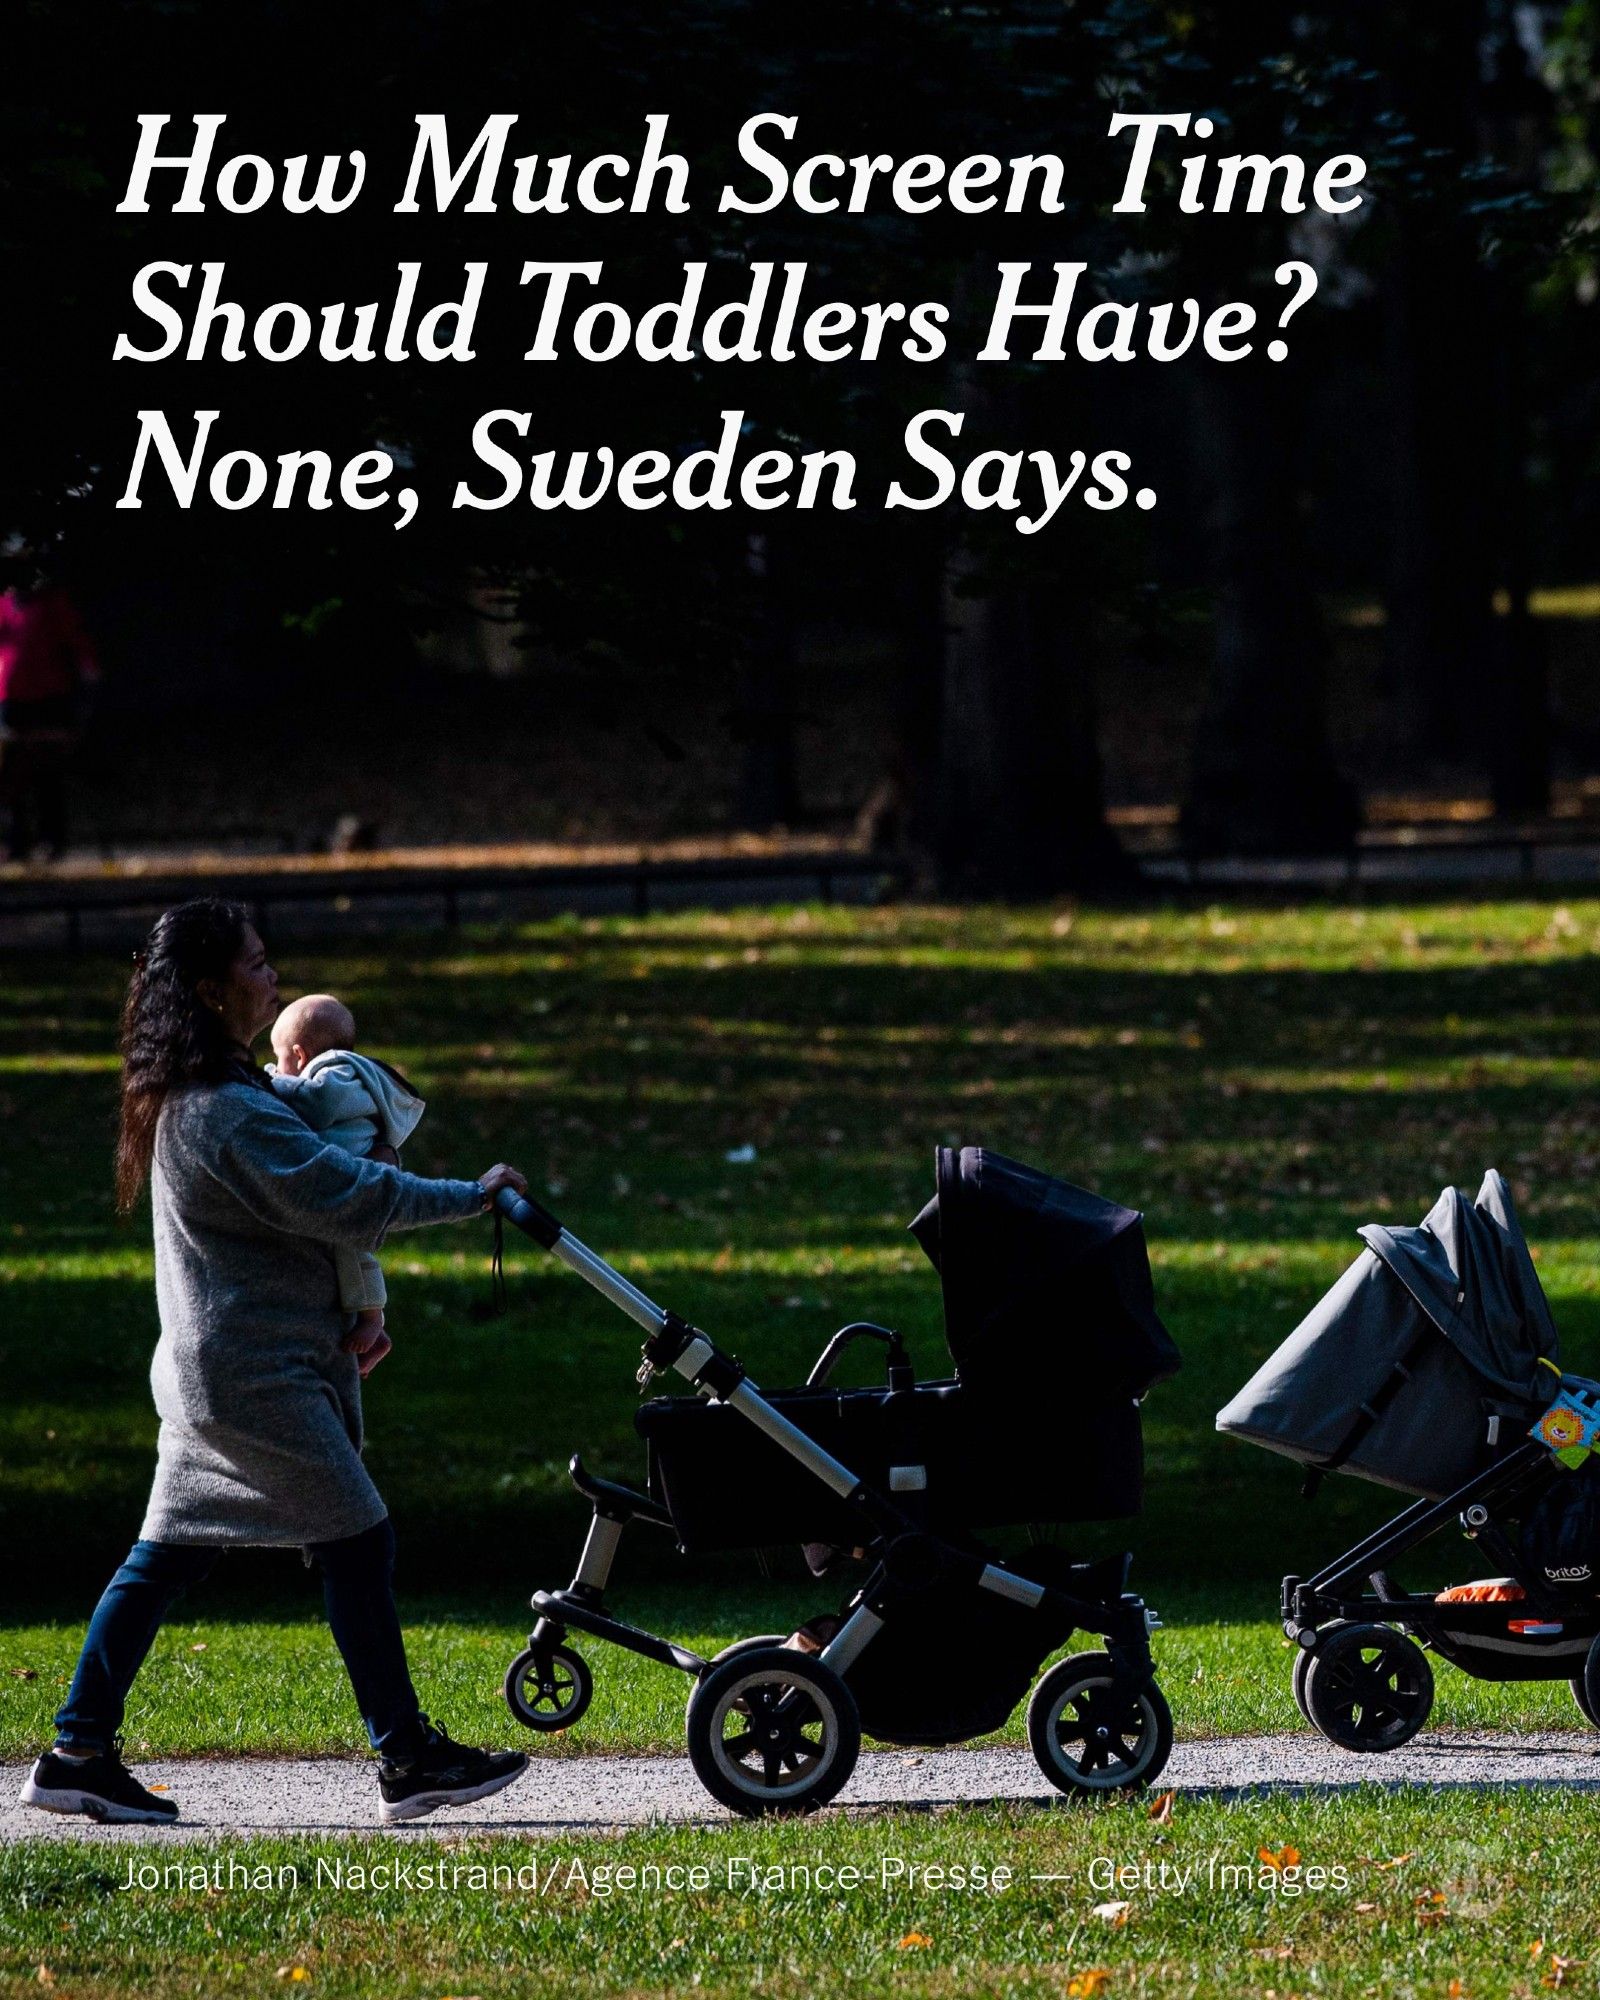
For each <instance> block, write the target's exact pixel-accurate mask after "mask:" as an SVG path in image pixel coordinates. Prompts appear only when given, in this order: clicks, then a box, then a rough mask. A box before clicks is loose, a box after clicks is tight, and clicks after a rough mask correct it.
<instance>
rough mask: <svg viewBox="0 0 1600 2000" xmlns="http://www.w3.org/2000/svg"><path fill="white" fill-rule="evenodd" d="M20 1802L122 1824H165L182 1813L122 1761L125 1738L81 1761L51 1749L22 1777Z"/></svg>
mask: <svg viewBox="0 0 1600 2000" xmlns="http://www.w3.org/2000/svg"><path fill="white" fill-rule="evenodd" d="M22 1803H23V1804H24V1805H25V1806H38V1807H39V1808H40V1810H41V1811H43V1812H56V1813H86V1814H87V1815H88V1817H89V1818H90V1819H95V1820H100V1821H103V1822H111V1823H115V1824H121V1823H123V1822H130V1821H138V1822H141V1823H143V1824H145V1825H149V1826H167V1825H170V1823H171V1822H172V1821H173V1820H175V1819H176V1818H177V1817H178V1808H177V1807H176V1806H175V1805H174V1804H173V1802H172V1800H171V1799H158V1798H157V1797H156V1795H155V1793H154V1792H147V1791H146V1790H145V1788H144V1786H143V1785H141V1784H140V1783H139V1780H138V1779H137V1778H136V1777H135V1776H134V1775H133V1773H132V1772H131V1771H130V1770H129V1769H128V1767H127V1766H126V1765H125V1764H124V1763H123V1761H122V1740H121V1738H120V1737H119V1738H117V1739H116V1740H115V1741H114V1742H113V1743H112V1745H111V1748H110V1749H109V1750H102V1751H101V1752H100V1754H99V1755H98V1756H97V1757H90V1758H87V1759H86V1760H85V1761H84V1762H82V1763H77V1764H75V1763H72V1762H70V1761H69V1760H68V1759H67V1758H65V1757H58V1756H57V1755H56V1753H55V1752H54V1751H53V1750H47V1751H46V1752H45V1753H44V1755H43V1756H42V1757H41V1758H40V1759H39V1761H38V1763H37V1764H35V1765H34V1767H33V1769H32V1771H30V1772H29V1774H28V1776H27V1777H26V1778H24V1779H23V1781H22Z"/></svg>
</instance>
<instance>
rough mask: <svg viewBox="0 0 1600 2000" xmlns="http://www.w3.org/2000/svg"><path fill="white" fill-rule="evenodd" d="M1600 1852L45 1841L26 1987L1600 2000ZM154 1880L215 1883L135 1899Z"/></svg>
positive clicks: (1002, 1820)
mask: <svg viewBox="0 0 1600 2000" xmlns="http://www.w3.org/2000/svg"><path fill="white" fill-rule="evenodd" d="M1597 1833H1600V1808H1597V1805H1596V1801H1595V1798H1594V1795H1593V1794H1590V1793H1579V1792H1559V1791H1554V1792H1538V1793H1528V1792H1524V1793H1516V1792H1512V1791H1507V1792H1490V1793H1479V1792H1449V1791H1444V1792H1421V1791H1417V1792H1411V1793H1407V1794H1403V1795H1399V1796H1395V1795H1389V1794H1386V1793H1384V1792H1383V1791H1382V1790H1381V1789H1380V1788H1378V1787H1376V1786H1368V1787H1365V1788H1363V1789H1362V1790H1361V1791H1360V1792H1355V1793H1345V1794H1341V1795H1339V1796H1336V1797H1331V1798H1306V1797H1294V1796H1287V1795H1286V1796H1280V1797H1273V1798H1262V1797H1249V1798H1244V1799H1239V1800H1223V1799H1193V1800H1191V1799H1179V1800H1178V1801H1177V1803H1176V1807H1175V1809H1174V1810H1173V1812H1172V1814H1171V1817H1170V1820H1168V1821H1166V1822H1165V1823H1162V1822H1161V1821H1160V1820H1154V1819H1152V1818H1151V1816H1150V1813H1149V1809H1148V1805H1147V1804H1146V1802H1144V1801H1138V1800H1136V1801H1133V1802H1129V1803H1121V1802H1119V1803H1116V1804H1112V1805H1108V1806H1103V1807H1087V1808H1082V1809H1073V1808H1065V1807H1063V1808H1060V1809H1057V1810H1055V1811H1049V1812H1041V1811H1038V1810H1037V1809H1027V1810H1023V1809H1019V1808H999V1807H986V1808H978V1809H970V1810H967V1811H963V1812H934V1813H906V1812H897V1813H884V1814H875V1815H872V1816H870V1817H864V1816H863V1817H851V1816H841V1815H838V1814H832V1815H830V1816H829V1817H828V1818H826V1819H825V1820H822V1821H816V1822H811V1823H809V1824H802V1825H800V1826H795V1825H793V1824H789V1825H777V1826H773V1825H768V1826H764V1827H753V1826H748V1825H739V1826H734V1827H716V1828H707V1829H691V1828H682V1829H679V1828H672V1829H667V1828H657V1829H653V1830H645V1831H640V1832H636V1833H631V1834H628V1835H626V1836H624V1837H622V1838H620V1839H617V1840H611V1841H607V1840H597V1839H584V1840H574V1841H567V1840H556V1841H541V1842H524V1841H520V1840H511V1839H508V1840H503V1841H494V1842H486V1841H482V1840H476V1841H473V1840H468V1841H457V1842H452V1843H449V1844H446V1845H438V1844H435V1843H434V1842H432V1841H428V1840H423V1841H421V1842H414V1841H410V1840H395V1839H389V1840H372V1841H363V1840H353V1839H352V1840H339V1841H328V1840H324V1841H317V1842H311V1841H304V1840H301V1841H271V1842H268V1841H250V1842H246V1843H240V1844H237V1845H231V1846H229V1847H226V1848H223V1849H211V1848H206V1847H190V1848H184V1849H178V1848H174V1847H170V1846H158V1847H149V1846H146V1847H139V1848H134V1847H130V1846H126V1845H118V1846H115V1847H110V1846H105V1845H100V1846H95V1847H84V1846H76V1847H71V1848H67V1847H62V1846H56V1847H46V1848H37V1847H35V1848H14V1849H12V1850H10V1851H9V1852H0V1908H4V1910H5V1911H6V1915H7V1917H8V1918H9V1919H10V1920H11V1921H10V1922H9V1923H8V1924H7V1926H6V1928H5V1932H4V1933H3V1934H0V1993H9V1994H16V1995H19V1996H20V1995H21V1994H23V1993H28V1994H30V1995H34V1996H37V1995H38V1994H39V1991H40V1986H41V1983H43V1984H45V1985H47V1986H50V1987H53V1989H54V1990H55V1991H56V1992H58V1993H62V1994H71V1995H74V1996H95V1995H102V1994H116V1993H124V1992H128V1991H134V1992H138V1993H141V1994H150V1995H155V1996H165V1995H179V1994H183V1995H188V1994H195V1993H203V1994H207V1995H214V1994H218V1993H229V1994H232V1993H237V1994H261V1993H268V1992H275V1991H284V1990H289V1991H294V1990H296V1989H297V1988H299V1989H303V1990H304V1991H305V1992H307V1993H309V1994H312V1995H318V1994H324V1995H346V1994H350V1995H354V1994H368V1993H381V1994H383V1995H385V1996H412V1995H416V1996H430V2000H437V1997H438V1996H443V1995H449V1994H456V1995H465V1994H476V1995H481V1996H489V1995H506V1996H511V1995H524V1994H530V1993H533V1994H572V1995H580V1996H591V1995H592V1996H600V1995H621V1994H628V1995H636V1994H646V1993H648V1994H667V1993H686V1992H690V1991H695V1992H702V1993H709V1994H717V1995H730V1996H732V1995H739V1996H745V1995H749V1994H751V1993H762V1994H768V1993H770V1994H774V1995H779V1996H785V2000H788V1997H789V1996H796V1997H797V1996H802V1995H811V1994H816V1993H823V1992H825V1993H827V1994H828V1995H830V1996H835V1995H839V1996H863V2000H865V1996H879V1995H895V1996H902V1995H903V1996H916V2000H922V1996H928V1997H929V2000H935V1996H936V2000H966V1996H969V1995H975V1994H981V1995H996V1996H1010V1995H1023V1994H1026V1995H1039V1996H1044V1995H1050V1996H1065V2000H1088V1996H1092V1995H1102V1996H1104V2000H1118V1996H1122V1995H1135V1994H1143V1995H1151V1996H1169V1995H1170V1996H1174V2000H1177V1996H1184V2000H1188V1996H1191V1995H1208V1996H1209V1995H1220V1994H1236V1993H1258V1994H1262V1995H1263V1996H1270V2000H1286V1996H1288V1995H1290V1994H1324V1993H1334V1994H1352V1995H1355V1994H1381V1995H1384V1996H1386V2000H1387V1996H1405V2000H1410V1997H1411V1996H1419V2000H1420V1996H1430V2000H1432V1997H1433V1996H1436V2000H1450V1996H1460V1995H1467V1996H1470V2000H1496V1996H1502V1995H1505V1996H1510V1995H1517V1996H1527V1995H1534V1994H1538V1993H1539V1992H1541V1991H1542V1990H1553V1989H1556V1988H1568V1989H1572V1990H1576V1991H1578V1992H1592V1991H1593V1986H1594V1977H1593V1970H1592V1963H1591V1962H1592V1958H1593V1952H1594V1895H1593V1873H1592V1869H1591V1868H1590V1867H1588V1866H1586V1865H1583V1864H1582V1863H1581V1862H1580V1861H1578V1860H1576V1859H1575V1858H1574V1857H1579V1856H1582V1855H1584V1854H1585V1853H1588V1854H1592V1852H1593V1842H1594V1840H1595V1837H1596V1835H1597ZM1264 1857H1268V1858H1264ZM1273 1864H1276V1865H1273ZM141 1866H144V1867H149V1868H152V1869H156V1870H160V1869H163V1868H170V1867H176V1868H178V1869H180V1870H193V1871H199V1872H198V1873H197V1874H196V1875H194V1876H189V1875H186V1874H184V1875H180V1876H179V1877H178V1878H177V1879H176V1880H173V1879H171V1878H164V1877H160V1876H157V1877H156V1879H155V1880H153V1881H150V1880H149V1879H148V1878H147V1881H146V1884H144V1885H141V1883H140V1880H139V1878H138V1876H137V1875H136V1874H135V1875H132V1876H131V1881H132V1886H129V1884H130V1871H131V1870H134V1869H137V1868H138V1867H141ZM496 1868H498V1869H499V1870H500V1871H501V1872H500V1873H499V1875H498V1876H496V1875H493V1874H491V1873H490V1872H489V1871H490V1870H492V1869H496ZM819 1868H822V1869H827V1870H830V1871H833V1872H832V1873H831V1874H830V1875H828V1876H826V1877H824V1878H823V1879H822V1880H820V1881H819V1879H818V1876H817V1873H816V1872H815V1871H817V1870H818V1869H819ZM230 1869H231V1870H232V1871H234V1872H232V1873H230ZM397 1869H399V1870H400V1871H402V1872H401V1874H400V1876H399V1878H398V1879H397V1878H396V1874H395V1871H396V1870H397ZM808 1869H809V1870H811V1871H812V1873H811V1874H810V1875H809V1876H808V1875H806V1874H804V1873H801V1872H799V1871H804V1870H808ZM406 1870H409V1871H410V1879H409V1880H408V1879H406V1877H405V1874H404V1871H406ZM535 1870H536V1871H537V1873H536V1874H535V1873H534V1871H535ZM630 1870H632V1871H635V1872H634V1873H633V1874H632V1875H631V1876H630V1874H629V1873H628V1871H630ZM652 1870H654V1871H657V1872H656V1873H654V1874H652V1873H650V1872H649V1871H652ZM693 1870H701V1871H703V1873H701V1874H698V1875H696V1874H694V1873H692V1872H691V1871H693ZM774 1870H780V1871H782V1872H781V1873H773V1872H770V1871H774ZM851 1870H853V1871H855V1874H854V1876H853V1877H852V1876H851V1875H850V1874H849V1873H846V1872H845V1871H851ZM936 1870H943V1871H945V1872H944V1873H943V1875H942V1876H940V1875H938V1874H936V1873H934V1872H933V1871H936ZM1002 1870H1004V1871H1008V1877H1007V1878H1006V1879H1002V1875H1001V1871H1002ZM1116 1870H1123V1871H1128V1872H1127V1873H1124V1874H1123V1875H1121V1877H1120V1879H1119V1878H1118V1877H1117V1876H1116V1875H1115V1874H1114V1873H1113V1872H1112V1871H1116ZM958 1871H959V1872H958ZM980 1871H981V1873H982V1878H983V1879H982V1883H981V1886H980V1882H979V1875H980ZM41 1967H42V1968H44V1970H43V1972H42V1973H41V1971H40V1968H41Z"/></svg>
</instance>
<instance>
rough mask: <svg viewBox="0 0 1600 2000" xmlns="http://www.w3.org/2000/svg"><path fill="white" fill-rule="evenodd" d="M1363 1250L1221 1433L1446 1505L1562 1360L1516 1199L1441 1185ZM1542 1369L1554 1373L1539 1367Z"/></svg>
mask: <svg viewBox="0 0 1600 2000" xmlns="http://www.w3.org/2000/svg"><path fill="white" fill-rule="evenodd" d="M1360 1235H1361V1239H1362V1241H1363V1242H1364V1243H1365V1244H1366V1246H1367V1247H1366V1250H1365V1252H1364V1253H1363V1255H1362V1256H1360V1257H1358V1258H1357V1260H1356V1261H1355V1263H1354V1264H1352V1265H1351V1266H1350V1268H1349V1269H1348V1270H1347V1271H1346V1272H1345V1274H1344V1276H1343V1277H1342V1278H1341V1279H1340V1280H1339V1282H1338V1283H1337V1284H1336V1285H1335V1286H1334V1287H1333V1289H1332V1290H1331V1291H1329V1292H1328V1293H1327V1294H1326V1295H1325V1296H1324V1297H1323V1298H1322V1299H1321V1300H1320V1301H1319V1302H1318V1304H1317V1305H1315V1306H1314V1307H1313V1308H1312V1310H1311V1312H1310V1313H1309V1314H1308V1315H1307V1316H1306V1318H1305V1319H1304V1320H1303V1321H1302V1322H1301V1323H1300V1325H1299V1326H1298V1327H1296V1329H1295V1331H1294V1332H1293V1333H1292V1334H1290V1336H1289V1338H1288V1339H1287V1340H1286V1341H1284V1343H1283V1345H1282V1346H1281V1347H1279V1348H1278V1349H1277V1351H1276V1352H1275V1353H1274V1354H1272V1355H1270V1356H1269V1357H1268V1359H1267V1360H1266V1361H1265V1362H1264V1363H1263V1364H1262V1366H1261V1367H1260V1368H1259V1369H1258V1370H1257V1371H1256V1373H1255V1375H1254V1376H1252V1377H1251V1379H1250V1380H1249V1381H1248V1382H1247V1383H1246V1384H1245V1386H1244V1387H1243V1388H1242V1389H1241V1390H1240V1391H1239V1393H1238V1395H1236V1396H1235V1397H1234V1399H1233V1401H1232V1402H1231V1403H1229V1404H1228V1406H1227V1407H1226V1409H1224V1410H1222V1411H1220V1412H1219V1414H1218V1416H1217V1429H1218V1430H1220V1431H1226V1432H1230V1433H1232V1434H1233V1435H1234V1436H1236V1437H1244V1438H1248V1439H1249V1440H1250V1441H1251V1442H1252V1443H1253V1444H1260V1445H1265V1446H1266V1447H1267V1449H1268V1450H1269V1451H1281V1452H1284V1453H1286V1454H1287V1455H1288V1456H1289V1457H1291V1458H1297V1459H1300V1460H1301V1461H1302V1462H1303V1463H1305V1464H1308V1465H1311V1466H1315V1467H1320V1468H1322V1469H1324V1470H1328V1471H1335V1470H1339V1469H1341V1468H1343V1469H1344V1470H1347V1471H1350V1472H1353V1473H1356V1474H1358V1475H1359V1476H1361V1477H1363V1478H1366V1479H1372V1480H1376V1481H1377V1482H1378V1483H1379V1484H1380V1485H1385V1486H1396V1487H1399V1488H1400V1489H1401V1491H1403V1492H1408V1493H1417V1494H1422V1495H1426V1496H1429V1497H1432V1498H1440V1497H1442V1496H1443V1495H1445V1494H1447V1493H1450V1492H1453V1491H1454V1489H1455V1488H1456V1487H1457V1486H1460V1485H1462V1484H1463V1483H1464V1482H1465V1481H1466V1480H1468V1479H1470V1478H1471V1477H1473V1475H1474V1474H1475V1473H1476V1472H1478V1471H1479V1470H1481V1469H1482V1467H1483V1466H1484V1464H1485V1463H1487V1461H1488V1458H1489V1455H1490V1452H1491V1449H1492V1448H1493V1447H1492V1444H1491V1440H1492V1439H1494V1438H1498V1436H1499V1427H1498V1426H1497V1425H1496V1424H1495V1423H1494V1422H1493V1421H1492V1420H1493V1419H1496V1418H1498V1419H1500V1420H1501V1422H1502V1423H1503V1425H1504V1427H1505V1429H1506V1431H1507V1433H1508V1435H1515V1434H1516V1432H1517V1431H1519V1430H1525V1429H1526V1427H1527V1425H1528V1424H1530V1423H1531V1422H1532V1421H1533V1419H1534V1418H1535V1417H1536V1416H1537V1415H1538V1414H1539V1412H1540V1411H1541V1410H1543V1409H1544V1408H1545V1407H1546V1405H1547V1404H1548V1403H1549V1402H1550V1400H1551V1398H1552V1397H1553V1396H1554V1394H1555V1392H1556V1389H1557V1388H1558V1386H1559V1384H1558V1382H1557V1379H1556V1376H1555V1375H1554V1374H1553V1373H1552V1372H1551V1370H1552V1368H1553V1367H1554V1366H1555V1364H1556V1363H1557V1361H1558V1359H1559V1355H1560V1342H1559V1340H1558V1338H1557V1335H1556V1329H1555V1323H1554V1321H1553V1320H1552V1319H1551V1317H1550V1307H1549V1304H1548V1303H1547V1301H1546V1299H1545V1296H1544V1291H1543V1288H1542V1287H1541V1285H1540V1283H1539V1279H1538V1275H1537V1273H1536V1272H1535V1270H1534V1267H1533V1259H1532V1257H1531V1256H1530V1255H1529V1252H1528V1246H1527V1244H1526V1242H1525V1241H1524V1240H1523V1236H1522V1231H1521V1229H1520V1228H1519V1227H1518V1225H1517V1218H1516V1213H1515V1211H1514V1210H1513V1208H1512V1205H1511V1193H1510V1190H1509V1189H1508V1188H1507V1186H1506V1184H1505V1182H1504V1181H1503V1180H1502V1179H1501V1177H1500V1176H1499V1174H1497V1173H1496V1172H1494V1170H1493V1169H1492V1168H1491V1169H1490V1171H1489V1172H1488V1173H1487V1174H1486V1175H1485V1176H1484V1181H1483V1186H1482V1187H1481V1188H1480V1189H1479V1191H1478V1198H1477V1200H1476V1201H1475V1202H1473V1201H1469V1200H1468V1198H1467V1196H1466V1195H1465V1194H1464V1193H1462V1191H1461V1190H1460V1189H1459V1188H1446V1189H1445V1191H1444V1192H1443V1194H1441V1195H1440V1197H1439V1199H1438V1200H1437V1201H1436V1202H1435V1203H1434V1205H1433V1208H1432V1209H1431V1210H1430V1211H1429V1213H1428V1215H1427V1217H1426V1219H1425V1220H1424V1221H1423V1222H1422V1223H1421V1225H1420V1226H1419V1227H1417V1228H1414V1229H1389V1228H1384V1227H1382V1226H1381V1225H1379V1224H1377V1223H1369V1224H1367V1226H1366V1227H1365V1228H1364V1229H1362V1230H1361V1231H1360ZM1547 1363H1548V1364H1549V1365H1548V1366H1547V1365H1546V1364H1547Z"/></svg>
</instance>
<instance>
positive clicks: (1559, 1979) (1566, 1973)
mask: <svg viewBox="0 0 1600 2000" xmlns="http://www.w3.org/2000/svg"><path fill="white" fill-rule="evenodd" d="M1583 1963H1584V1961H1583V1960H1582V1959H1581V1958H1562V1957H1561V1955H1560V1954H1559V1953H1558V1952H1551V1954H1550V1968H1549V1970H1548V1971H1547V1972H1546V1973H1545V1976H1544V1977H1543V1979H1541V1980H1540V1981H1539V1984H1540V1985H1541V1986H1566V1985H1568V1984H1570V1981H1571V1975H1572V1974H1573V1973H1574V1972H1576V1971H1577V1970H1578V1969H1579V1967H1580V1966H1581V1965H1583Z"/></svg>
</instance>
